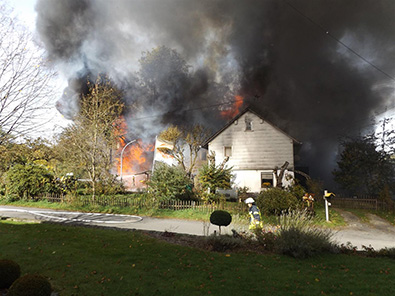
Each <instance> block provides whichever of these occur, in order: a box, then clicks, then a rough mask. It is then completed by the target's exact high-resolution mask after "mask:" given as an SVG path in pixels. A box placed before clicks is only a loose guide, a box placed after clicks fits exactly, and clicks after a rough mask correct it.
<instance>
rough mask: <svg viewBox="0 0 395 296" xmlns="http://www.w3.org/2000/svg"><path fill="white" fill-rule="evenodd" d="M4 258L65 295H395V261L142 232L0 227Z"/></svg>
mask: <svg viewBox="0 0 395 296" xmlns="http://www.w3.org/2000/svg"><path fill="white" fill-rule="evenodd" d="M0 258H8V259H13V260H15V261H16V262H17V263H19V264H20V265H21V268H22V273H23V274H24V273H36V272H37V273H41V274H42V275H44V276H46V277H48V278H50V281H51V283H52V285H53V287H54V288H55V289H56V290H57V291H58V292H59V293H60V295H62V296H67V295H83V296H89V295H95V296H97V295H122V296H123V295H188V296H192V295H229V296H230V295H380V296H382V295H393V287H394V286H395V276H394V272H395V260H392V259H387V258H365V257H360V256H351V255H325V256H322V257H316V258H311V259H308V260H296V259H293V258H289V257H286V256H279V255H271V254H269V255H263V254H255V253H229V254H227V253H213V252H208V251H203V250H200V249H195V248H191V247H185V246H178V245H171V244H168V243H165V242H162V241H157V240H155V239H153V238H150V237H147V236H145V235H144V234H142V233H140V232H132V231H119V230H112V229H101V228H86V227H78V226H65V225H55V224H23V223H10V222H1V223H0Z"/></svg>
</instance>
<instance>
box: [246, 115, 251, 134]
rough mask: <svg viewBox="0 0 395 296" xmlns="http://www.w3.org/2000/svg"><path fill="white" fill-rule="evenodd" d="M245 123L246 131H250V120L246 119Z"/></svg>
mask: <svg viewBox="0 0 395 296" xmlns="http://www.w3.org/2000/svg"><path fill="white" fill-rule="evenodd" d="M245 122H246V131H252V120H251V119H248V118H246V120H245Z"/></svg>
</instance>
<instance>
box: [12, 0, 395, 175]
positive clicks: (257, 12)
mask: <svg viewBox="0 0 395 296" xmlns="http://www.w3.org/2000/svg"><path fill="white" fill-rule="evenodd" d="M8 3H9V4H10V5H11V6H13V7H14V9H15V12H16V13H17V14H18V15H19V17H20V18H21V19H22V20H24V21H25V22H26V24H27V26H28V27H29V28H31V30H32V31H33V32H35V34H37V35H36V36H37V38H39V39H40V40H41V42H42V43H43V45H44V47H45V49H46V51H47V53H48V56H49V57H50V58H51V60H52V61H53V62H54V65H55V66H56V68H57V69H58V71H59V74H60V78H59V81H58V82H57V83H60V84H61V85H62V87H59V90H60V92H59V95H57V94H56V95H55V97H56V98H54V106H55V104H57V106H58V109H59V110H61V111H62V113H63V114H64V115H65V116H67V114H70V112H73V108H74V107H75V106H76V105H77V103H78V98H79V96H78V94H80V93H81V90H82V89H83V88H84V87H83V83H82V81H86V77H87V76H88V75H91V76H95V75H97V74H99V73H103V72H104V73H106V74H107V75H109V76H110V77H111V79H112V80H113V81H114V82H115V83H116V84H117V86H118V87H121V88H122V89H123V91H124V93H125V99H124V100H125V103H126V104H127V105H128V106H131V107H130V108H129V109H128V111H127V113H126V114H125V118H127V120H128V126H129V127H130V131H129V132H130V135H129V136H130V138H135V137H136V136H139V137H144V136H145V137H152V136H153V135H155V134H157V133H158V131H160V130H161V129H163V127H165V126H166V125H168V124H171V123H172V124H178V125H182V124H187V123H195V122H202V121H204V122H206V123H207V124H208V125H210V126H211V127H213V128H214V129H219V128H220V127H221V124H223V121H224V120H222V121H221V120H220V118H219V116H218V114H215V113H212V112H211V113H210V110H209V109H199V107H201V106H210V105H218V104H219V105H221V104H227V103H232V102H234V98H235V97H237V96H239V95H240V96H242V97H244V98H245V101H246V103H248V104H250V105H252V106H253V107H254V108H255V109H256V110H257V111H259V112H260V113H261V114H262V115H263V116H264V117H265V118H267V119H268V120H269V121H271V122H273V123H274V124H276V125H277V126H279V127H280V128H282V129H284V130H286V131H287V132H288V133H289V134H290V135H291V136H293V137H294V138H296V139H298V140H299V141H301V142H303V148H302V150H303V151H302V156H303V159H306V161H307V162H308V164H309V165H310V166H311V167H314V166H315V168H314V170H315V171H316V172H317V174H318V175H320V174H321V175H324V174H328V173H330V171H331V170H332V169H333V167H334V163H335V158H336V156H337V152H338V143H339V138H341V137H344V136H357V135H359V134H361V133H362V132H364V130H365V129H366V128H368V127H372V120H374V121H376V122H378V121H379V120H380V119H382V118H388V117H395V93H394V85H395V83H394V79H393V77H395V62H394V61H395V48H394V44H395V41H394V38H395V37H394V36H395V22H394V15H395V1H393V0H376V1H373V0H363V1H356V0H348V1H341V0H333V1H324V0H317V1H311V0H289V1H274V0H265V1H248V0H245V1H232V0H228V1H223V0H216V1H206V0H201V1H186V0H182V1H180V0H163V1H158V0H146V1H132V0H117V1H105V0H97V1H90V0H79V1H73V0H69V1H51V0H37V12H36V11H35V6H36V1H35V0H8ZM36 25H37V26H36ZM160 45H165V46H167V47H170V48H172V49H175V50H176V51H177V52H179V53H180V54H181V55H182V57H184V58H185V59H186V61H187V62H188V64H189V65H191V67H190V76H189V77H188V79H181V80H179V81H176V83H175V85H176V87H173V88H167V89H164V90H163V92H162V93H160V95H159V96H158V97H156V98H155V99H147V97H146V96H145V93H144V92H143V90H142V89H141V88H139V87H138V85H137V84H136V83H135V81H136V71H137V70H138V65H139V64H138V62H137V61H138V59H139V58H140V57H141V56H142V52H144V51H149V50H151V49H152V48H154V47H156V46H160ZM369 63H371V64H369ZM375 67H376V68H375ZM165 70H166V69H165ZM380 71H382V72H380ZM157 74H158V77H159V78H161V77H160V76H161V75H162V74H163V75H162V76H166V75H167V72H166V71H164V72H163V73H160V72H158V73H157ZM391 77H392V78H391ZM62 89H65V91H64V92H63V93H62V91H61V90H62ZM59 106H60V107H59ZM224 106H226V105H224ZM191 109H194V110H196V109H198V110H200V111H199V112H193V113H192V112H189V113H188V112H186V111H185V110H187V111H188V110H191ZM53 112H54V113H53V114H54V115H53V116H54V122H56V124H57V125H59V126H62V125H64V124H67V120H66V119H64V117H62V116H61V115H60V113H59V112H57V111H56V109H55V107H54V108H53ZM140 119H143V120H140ZM387 128H388V129H394V121H392V123H389V124H388V125H387ZM55 130H59V129H55ZM51 132H54V130H53V129H51V128H49V129H48V133H51ZM320 170H321V172H320ZM323 171H324V172H323Z"/></svg>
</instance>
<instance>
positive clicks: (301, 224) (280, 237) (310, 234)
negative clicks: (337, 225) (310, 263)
mask: <svg viewBox="0 0 395 296" xmlns="http://www.w3.org/2000/svg"><path fill="white" fill-rule="evenodd" d="M279 220H280V228H279V230H278V233H277V240H276V251H277V252H279V253H280V254H284V255H289V256H291V257H294V258H301V259H303V258H308V257H311V256H314V255H316V254H320V253H327V252H337V247H336V244H334V243H333V242H332V233H331V231H330V230H328V229H321V228H317V227H315V226H314V225H313V221H312V219H311V217H310V216H309V215H308V214H307V213H306V211H291V212H289V213H285V214H283V215H281V216H280V219H279Z"/></svg>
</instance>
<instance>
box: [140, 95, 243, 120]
mask: <svg viewBox="0 0 395 296" xmlns="http://www.w3.org/2000/svg"><path fill="white" fill-rule="evenodd" d="M237 102H244V100H234V101H232V102H228V103H219V104H213V105H207V106H200V107H196V108H189V109H183V110H180V111H179V112H190V111H197V110H202V109H207V108H213V107H219V106H224V105H232V104H235V103H237ZM166 114H167V113H160V114H156V115H148V116H144V117H139V118H133V120H143V119H148V118H154V117H161V116H163V115H166Z"/></svg>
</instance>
